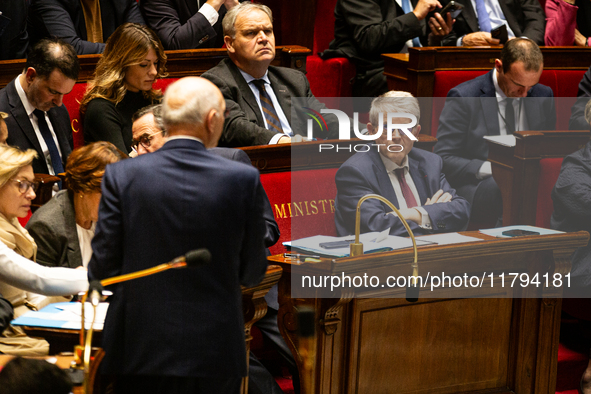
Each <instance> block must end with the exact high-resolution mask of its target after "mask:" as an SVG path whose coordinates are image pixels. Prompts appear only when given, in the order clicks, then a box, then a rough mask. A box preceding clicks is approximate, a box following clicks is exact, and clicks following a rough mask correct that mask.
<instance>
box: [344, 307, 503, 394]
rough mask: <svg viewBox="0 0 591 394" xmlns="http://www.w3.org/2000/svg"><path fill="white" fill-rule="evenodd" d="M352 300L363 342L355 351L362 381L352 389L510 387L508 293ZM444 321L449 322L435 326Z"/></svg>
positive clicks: (358, 340)
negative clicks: (473, 297) (413, 299)
mask: <svg viewBox="0 0 591 394" xmlns="http://www.w3.org/2000/svg"><path fill="white" fill-rule="evenodd" d="M355 301H356V302H355V305H354V307H353V308H354V310H355V312H354V313H355V315H356V316H357V314H359V316H358V327H357V326H356V327H354V335H355V339H354V340H353V343H354V344H356V345H359V346H358V347H357V348H355V347H354V348H353V349H352V352H356V354H353V355H352V369H353V370H354V371H355V377H356V378H357V382H356V384H355V385H354V386H353V389H352V390H350V391H352V392H360V393H370V392H387V391H388V388H391V383H392V381H395V382H396V392H397V393H427V392H431V391H432V388H433V387H439V388H440V389H439V390H438V393H453V392H459V391H472V390H483V389H493V388H498V387H504V386H506V385H507V384H506V381H507V361H506V360H507V359H508V354H509V338H510V329H509V327H510V326H511V312H512V300H511V299H500V298H491V299H478V300H471V299H458V300H453V299H452V300H425V301H421V302H419V303H417V304H408V303H406V302H405V301H404V300H403V299H387V300H379V301H377V300H355ZM440 321H445V325H439V324H435V322H440ZM375 349H380V351H379V353H377V352H375ZM409 349H410V351H408V350H409ZM355 359H357V365H355ZM443 366H445V367H443Z"/></svg>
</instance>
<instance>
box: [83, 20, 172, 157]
mask: <svg viewBox="0 0 591 394" xmlns="http://www.w3.org/2000/svg"><path fill="white" fill-rule="evenodd" d="M165 63H166V55H165V54H164V50H163V48H162V44H161V43H160V40H159V39H158V37H157V36H156V34H155V33H154V32H153V31H152V30H150V29H149V28H147V27H146V26H143V25H138V24H135V23H126V24H124V25H121V26H119V27H118V28H117V30H115V32H114V33H113V35H111V37H109V39H108V40H107V44H106V46H105V52H104V53H103V55H102V57H101V59H100V60H99V61H98V63H97V66H96V71H95V75H94V79H93V80H92V81H90V82H89V83H88V89H87V91H86V93H85V95H84V98H83V99H82V102H81V103H80V114H81V116H82V118H83V124H84V127H83V132H84V139H85V142H86V143H88V142H94V141H109V142H111V143H113V144H114V145H115V146H116V147H117V148H119V149H121V150H122V151H123V152H125V153H130V152H131V141H132V133H131V125H132V121H131V117H132V115H133V114H134V113H135V112H136V111H137V110H138V109H140V108H143V107H145V106H148V105H150V104H156V103H158V102H159V101H160V99H161V97H162V92H161V91H160V90H155V89H154V88H153V85H154V82H155V81H156V79H157V78H162V77H165V76H166V67H165Z"/></svg>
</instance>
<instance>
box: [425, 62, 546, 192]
mask: <svg viewBox="0 0 591 394" xmlns="http://www.w3.org/2000/svg"><path fill="white" fill-rule="evenodd" d="M492 78H493V71H490V72H488V73H487V74H485V75H482V76H480V77H477V78H474V79H473V80H470V81H467V82H464V83H462V84H460V85H458V86H456V87H455V88H453V89H451V90H450V91H449V93H448V94H447V99H446V101H445V106H444V107H443V111H442V112H441V116H440V117H439V128H438V129H437V140H438V141H437V144H435V150H434V152H435V153H437V154H438V155H439V156H441V157H442V158H443V172H444V173H445V175H446V176H447V179H448V180H449V183H450V184H451V185H452V187H454V188H456V189H457V188H459V187H460V186H464V185H473V186H474V187H473V189H474V190H476V186H477V185H478V183H479V182H480V181H479V180H478V179H477V178H476V174H477V173H478V170H479V169H480V167H481V166H482V163H484V161H486V160H487V158H488V145H487V143H486V141H485V140H484V139H483V138H482V137H484V136H485V135H499V119H498V104H497V100H496V98H495V87H494V83H493V80H492ZM474 97H477V98H479V99H476V100H475V99H474ZM523 105H524V109H525V113H526V116H527V122H528V125H529V129H530V130H554V129H555V126H556V110H555V108H554V99H553V97H552V89H550V88H549V87H547V86H544V85H540V84H537V85H536V86H534V87H533V88H532V89H531V90H530V91H529V92H528V93H527V97H526V98H525V100H524V101H523ZM474 190H472V193H473V191H474ZM467 195H470V191H467Z"/></svg>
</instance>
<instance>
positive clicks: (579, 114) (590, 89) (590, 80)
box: [568, 67, 591, 130]
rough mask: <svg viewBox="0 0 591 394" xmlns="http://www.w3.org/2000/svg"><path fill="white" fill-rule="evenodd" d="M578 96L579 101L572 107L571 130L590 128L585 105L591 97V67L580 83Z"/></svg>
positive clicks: (569, 125)
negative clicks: (586, 118)
mask: <svg viewBox="0 0 591 394" xmlns="http://www.w3.org/2000/svg"><path fill="white" fill-rule="evenodd" d="M577 97H578V98H577V101H576V103H575V105H573V107H572V109H571V115H570V121H569V123H568V128H569V129H570V130H589V122H587V121H586V120H585V106H586V105H587V102H588V101H589V98H590V97H591V67H589V69H588V70H587V72H586V73H585V75H583V79H582V80H581V82H580V83H579V92H578V93H577Z"/></svg>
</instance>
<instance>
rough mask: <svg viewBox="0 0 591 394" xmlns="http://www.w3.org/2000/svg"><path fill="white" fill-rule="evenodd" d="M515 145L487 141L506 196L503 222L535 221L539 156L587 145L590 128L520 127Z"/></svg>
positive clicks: (561, 153)
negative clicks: (551, 128) (549, 128)
mask: <svg viewBox="0 0 591 394" xmlns="http://www.w3.org/2000/svg"><path fill="white" fill-rule="evenodd" d="M514 135H515V138H516V140H517V142H516V145H515V146H514V147H509V146H506V145H502V144H499V143H496V142H492V141H487V142H488V160H489V161H490V162H491V163H492V171H493V178H494V179H495V181H496V182H497V185H498V186H499V188H500V189H501V194H502V197H503V225H506V226H509V225H512V224H531V225H535V224H536V203H537V200H538V178H539V175H540V160H541V159H544V158H552V157H565V156H567V155H569V154H571V153H573V152H575V151H577V150H579V149H581V148H583V147H584V146H585V144H586V143H587V141H589V138H590V137H591V132H590V131H588V130H587V131H572V130H570V131H569V130H567V131H518V132H516V133H514Z"/></svg>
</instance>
